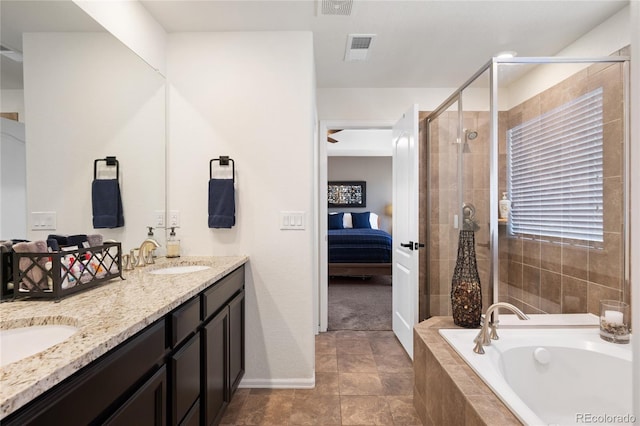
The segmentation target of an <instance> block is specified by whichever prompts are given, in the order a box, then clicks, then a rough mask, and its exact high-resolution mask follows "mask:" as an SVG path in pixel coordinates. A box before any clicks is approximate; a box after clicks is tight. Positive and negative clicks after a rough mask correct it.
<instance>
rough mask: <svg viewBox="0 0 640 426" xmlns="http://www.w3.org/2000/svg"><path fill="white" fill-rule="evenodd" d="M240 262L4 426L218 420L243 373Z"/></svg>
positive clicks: (157, 425)
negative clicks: (236, 266)
mask: <svg viewBox="0 0 640 426" xmlns="http://www.w3.org/2000/svg"><path fill="white" fill-rule="evenodd" d="M244 321H245V319H244V266H241V267H239V268H238V269H236V270H235V271H233V272H232V273H230V274H229V275H227V276H225V277H224V278H222V279H220V280H219V281H217V282H216V283H214V284H213V285H211V286H210V287H208V288H207V289H205V290H204V291H202V292H201V293H200V294H199V295H197V296H195V297H193V298H192V299H190V300H189V301H187V302H185V303H183V304H182V305H181V306H179V307H178V308H177V309H175V310H173V311H172V312H171V313H169V314H167V315H166V316H165V317H164V318H161V319H160V320H158V321H156V322H155V323H153V324H152V325H150V326H148V327H147V328H145V329H144V330H142V331H140V332H139V333H138V334H136V335H135V336H133V337H131V338H130V339H128V340H127V341H126V342H124V343H122V344H120V345H119V346H117V347H116V348H114V349H113V350H111V351H110V352H108V353H107V354H105V355H103V356H102V357H100V358H99V359H97V360H96V361H94V362H93V363H91V364H90V365H88V366H86V367H84V368H83V369H81V370H80V371H78V372H77V373H75V374H74V375H73V376H71V377H69V378H68V379H66V380H65V381H64V382H62V383H60V384H58V385H56V386H55V387H53V388H52V389H50V390H49V391H47V392H46V393H44V394H43V395H41V396H39V397H38V398H36V399H35V400H34V401H32V402H30V403H29V404H27V405H26V406H24V407H22V408H21V409H20V410H18V411H17V412H15V413H13V414H11V415H9V416H8V417H6V418H5V419H2V425H3V426H8V425H51V424H65V426H66V425H70V426H73V425H87V424H109V425H134V424H135V425H136V426H138V425H150V426H164V425H186V426H190V425H194V426H196V425H206V426H208V425H216V424H218V423H219V422H220V420H221V418H222V416H223V414H224V410H225V408H226V406H227V405H228V403H229V401H230V400H231V397H232V395H233V392H234V391H235V389H236V388H237V386H238V383H239V382H240V379H241V378H242V375H243V374H244V338H245V324H244Z"/></svg>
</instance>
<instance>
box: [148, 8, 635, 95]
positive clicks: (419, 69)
mask: <svg viewBox="0 0 640 426" xmlns="http://www.w3.org/2000/svg"><path fill="white" fill-rule="evenodd" d="M141 2H142V4H143V5H144V6H145V7H146V8H147V10H148V11H149V12H150V13H151V15H153V16H154V17H155V19H156V20H157V21H158V22H160V24H161V25H162V26H163V27H164V28H165V29H166V30H167V31H168V32H170V33H171V32H182V31H264V30H283V31H295V30H306V31H313V37H314V50H315V59H316V78H317V86H318V87H320V88H327V87H457V86H459V85H461V84H462V83H464V82H465V81H466V80H467V78H469V77H470V76H471V75H472V74H473V73H474V72H475V71H476V70H478V69H479V68H480V67H481V66H482V65H484V64H485V63H486V62H487V61H488V60H489V59H490V58H491V57H492V56H494V55H495V54H496V53H497V52H499V51H503V50H515V51H517V52H518V54H519V56H553V55H554V54H556V53H557V52H558V51H560V50H561V49H562V48H564V47H566V46H567V45H569V44H570V43H572V42H573V41H575V40H576V39H578V38H579V37H581V36H582V35H583V34H585V33H586V32H588V31H589V30H590V29H592V28H594V27H595V26H597V25H598V24H599V23H601V22H603V21H605V20H606V19H607V18H609V17H610V16H612V15H613V14H615V13H616V12H618V11H619V10H620V9H622V8H623V7H625V6H626V5H628V4H629V1H628V0H625V1H616V0H600V1H579V0H560V1H550V0H533V1H531V0H529V1H525V0H511V1H505V0H503V1H484V0H471V1H458V0H440V1H436V0H412V1H404V0H386V1H372V0H355V1H354V4H353V8H352V13H351V16H325V15H322V14H319V13H317V6H318V2H317V0H293V1H278V0H275V1H274V0H259V1H247V0H194V1H191V0H161V1H158V0H141ZM349 33H364V34H377V37H376V39H375V40H374V45H373V48H372V51H371V54H370V60H368V61H367V62H345V61H344V60H343V58H344V52H345V47H346V40H347V35H348V34H349Z"/></svg>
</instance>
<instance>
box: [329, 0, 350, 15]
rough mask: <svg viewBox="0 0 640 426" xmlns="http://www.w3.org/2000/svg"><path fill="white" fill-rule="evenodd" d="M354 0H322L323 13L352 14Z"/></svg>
mask: <svg viewBox="0 0 640 426" xmlns="http://www.w3.org/2000/svg"><path fill="white" fill-rule="evenodd" d="M352 5H353V0H322V14H323V15H342V16H349V15H351V6H352Z"/></svg>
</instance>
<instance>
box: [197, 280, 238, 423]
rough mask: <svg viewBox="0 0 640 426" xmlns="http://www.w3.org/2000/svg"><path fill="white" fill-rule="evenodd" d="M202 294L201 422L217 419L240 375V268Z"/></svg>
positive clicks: (218, 420) (216, 421) (229, 398)
mask: <svg viewBox="0 0 640 426" xmlns="http://www.w3.org/2000/svg"><path fill="white" fill-rule="evenodd" d="M224 280H225V282H224V283H223V285H221V286H219V287H214V288H211V289H210V290H208V291H205V292H203V294H202V308H203V318H204V325H203V327H202V332H201V334H202V353H203V372H202V376H203V388H202V401H203V402H202V406H203V407H202V424H203V425H205V426H209V425H216V424H218V423H219V422H220V420H221V418H222V415H223V414H224V410H225V408H226V407H227V405H228V404H229V402H230V401H231V396H232V395H233V392H235V390H236V388H237V387H238V383H239V382H240V379H241V378H242V376H243V375H244V335H245V326H244V290H243V285H242V283H244V270H242V269H239V270H236V271H234V272H233V273H231V274H229V275H228V276H227V277H225V279H224Z"/></svg>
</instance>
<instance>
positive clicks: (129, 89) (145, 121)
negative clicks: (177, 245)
mask: <svg viewBox="0 0 640 426" xmlns="http://www.w3.org/2000/svg"><path fill="white" fill-rule="evenodd" d="M0 7H1V8H2V9H1V11H0V12H1V15H0V17H1V21H2V22H1V24H2V25H1V44H2V46H3V47H2V48H3V51H4V53H5V54H3V55H1V56H0V59H1V60H2V63H1V64H0V66H1V69H0V70H1V73H2V79H1V82H0V88H1V89H2V98H1V99H2V101H1V102H0V107H1V109H2V112H18V113H19V122H20V123H23V125H24V149H23V154H20V152H19V151H20V150H19V144H18V142H17V140H16V137H15V135H13V136H7V134H8V133H10V130H11V131H12V130H13V127H14V126H13V125H14V124H15V125H16V126H17V127H20V126H21V125H22V124H20V123H15V121H14V122H13V123H9V122H8V121H7V119H2V124H3V125H2V134H3V136H2V150H1V151H0V159H1V162H2V166H1V167H2V168H1V169H0V175H1V181H0V190H1V192H0V194H1V197H2V207H1V213H0V215H1V216H0V239H11V238H26V239H30V240H37V239H44V238H46V236H47V235H48V234H67V235H68V234H91V233H100V234H102V235H103V236H104V237H105V238H108V239H114V240H117V241H121V242H122V243H123V249H125V250H128V249H130V248H133V247H137V246H139V245H140V243H141V242H142V241H143V240H144V239H145V238H146V237H147V228H146V227H147V226H155V225H156V221H157V216H158V213H159V212H163V211H164V209H165V204H166V196H165V194H166V191H165V176H166V173H165V81H164V78H163V77H162V76H161V75H160V74H158V73H157V72H156V71H155V70H154V69H152V68H151V67H150V66H149V65H148V64H146V63H145V62H144V61H143V60H141V59H140V58H139V57H138V56H137V55H136V54H135V53H133V52H132V51H130V50H129V49H128V48H127V47H126V46H124V45H123V44H122V43H121V42H120V41H118V40H117V39H116V38H115V37H113V36H112V35H111V34H110V33H108V32H107V31H106V30H105V29H104V28H103V27H101V26H100V25H99V24H98V23H96V22H95V21H94V20H93V19H92V18H91V17H89V16H88V15H86V14H85V13H84V12H83V11H82V10H81V9H80V8H79V7H78V6H76V5H75V4H74V3H73V2H71V1H5V0H3V1H2V2H1V3H0ZM10 51H13V52H15V54H13V55H12V54H10V53H9V52H10ZM12 56H13V57H12ZM16 59H17V60H16ZM18 133H19V132H18ZM107 156H115V157H116V158H117V159H118V161H119V169H120V173H119V181H120V190H121V195H122V205H123V212H124V226H123V227H119V228H113V229H94V227H93V221H92V196H91V184H92V180H93V179H94V160H96V159H103V158H106V157H107ZM101 164H104V163H101ZM21 170H22V174H21ZM103 177H104V178H109V177H115V174H112V175H111V176H109V169H105V168H102V167H101V168H100V169H99V171H98V178H103ZM34 212H47V213H46V215H48V214H49V213H48V212H52V213H55V221H54V223H48V224H44V226H45V227H47V228H54V229H34V227H35V228H37V227H38V226H41V227H42V226H43V224H39V225H35V226H34V220H36V218H37V217H41V216H38V215H34ZM46 215H45V216H46ZM46 220H49V219H48V218H47V219H46ZM164 235H165V233H164V230H160V229H158V230H157V231H156V232H155V238H157V239H158V240H159V241H160V243H161V244H162V245H164Z"/></svg>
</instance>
